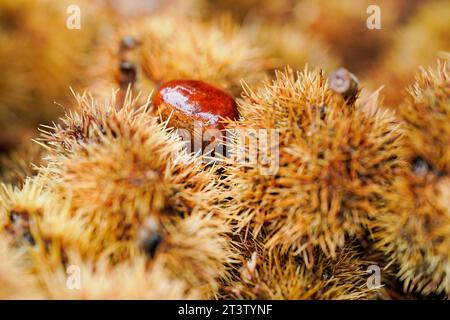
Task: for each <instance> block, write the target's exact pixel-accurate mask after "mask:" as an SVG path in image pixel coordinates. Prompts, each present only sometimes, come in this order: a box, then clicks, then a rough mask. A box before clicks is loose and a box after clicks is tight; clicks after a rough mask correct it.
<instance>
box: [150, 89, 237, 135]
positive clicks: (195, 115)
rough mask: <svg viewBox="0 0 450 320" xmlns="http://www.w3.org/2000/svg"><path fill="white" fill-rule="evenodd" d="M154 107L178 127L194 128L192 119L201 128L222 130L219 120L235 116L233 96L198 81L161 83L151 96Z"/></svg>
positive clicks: (164, 118)
mask: <svg viewBox="0 0 450 320" xmlns="http://www.w3.org/2000/svg"><path fill="white" fill-rule="evenodd" d="M153 106H154V107H155V108H157V112H158V113H159V115H161V117H162V118H163V120H166V119H169V117H170V120H169V122H170V125H171V126H173V127H175V128H179V129H181V128H182V129H188V130H189V131H193V127H194V122H199V123H200V124H201V126H202V127H203V128H204V129H209V128H213V129H219V130H222V129H224V126H223V123H222V120H223V119H226V118H227V119H231V120H236V119H237V118H238V112H237V106H236V102H235V101H234V99H233V98H232V97H231V96H230V95H229V94H227V93H226V92H224V91H222V90H220V89H217V88H215V87H213V86H211V85H209V84H207V83H205V82H203V81H198V80H172V81H169V82H166V83H164V84H163V85H161V87H160V88H159V90H158V92H156V94H155V95H154V97H153Z"/></svg>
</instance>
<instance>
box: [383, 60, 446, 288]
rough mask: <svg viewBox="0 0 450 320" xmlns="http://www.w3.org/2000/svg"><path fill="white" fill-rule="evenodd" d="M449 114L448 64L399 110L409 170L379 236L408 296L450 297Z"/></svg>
mask: <svg viewBox="0 0 450 320" xmlns="http://www.w3.org/2000/svg"><path fill="white" fill-rule="evenodd" d="M449 111H450V78H449V76H448V66H447V65H446V64H445V63H441V64H440V65H439V67H438V69H437V71H432V70H425V69H423V70H422V72H421V74H420V75H419V76H418V77H417V82H416V83H415V85H414V86H412V87H411V88H410V89H409V96H408V98H407V99H406V101H405V102H404V104H402V105H401V106H400V107H399V110H398V114H399V115H400V117H401V119H402V120H403V121H404V122H405V128H406V135H405V136H406V143H405V146H404V149H405V150H404V153H405V155H406V157H407V159H408V160H409V167H408V170H406V171H405V172H404V173H403V174H401V175H398V176H397V177H396V179H395V183H394V184H393V188H392V190H391V192H389V194H388V197H387V199H388V202H387V203H388V205H387V206H386V207H385V211H382V212H381V213H380V214H379V215H377V220H376V227H377V228H378V232H376V234H375V235H376V238H377V239H378V245H379V248H381V249H382V250H383V251H384V252H385V253H386V254H387V255H388V256H389V257H390V259H391V261H393V262H394V263H395V264H396V265H397V266H398V276H399V278H400V279H401V280H402V281H403V285H404V289H405V291H407V292H412V291H417V292H420V293H422V294H426V295H427V294H440V293H444V294H446V295H448V294H449V292H450V274H449V271H448V270H449V266H450V260H449V248H450V210H449V208H450V202H449V199H450V197H449V196H450V177H449V175H448V172H449V171H448V170H449V165H450V162H449V153H448V152H449V150H448V146H449V145H450V131H449V130H450V127H449V123H450V117H449V115H450V113H449Z"/></svg>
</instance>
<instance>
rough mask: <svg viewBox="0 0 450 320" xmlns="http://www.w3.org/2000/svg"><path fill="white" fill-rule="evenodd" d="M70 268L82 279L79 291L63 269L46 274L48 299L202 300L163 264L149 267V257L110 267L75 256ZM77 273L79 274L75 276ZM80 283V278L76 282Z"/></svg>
mask: <svg viewBox="0 0 450 320" xmlns="http://www.w3.org/2000/svg"><path fill="white" fill-rule="evenodd" d="M68 267H69V268H70V269H67V270H69V271H72V272H74V273H73V274H72V275H71V276H79V283H76V282H73V283H72V285H79V288H75V289H74V288H70V287H68V285H67V284H68V282H69V280H70V279H68V275H67V270H66V269H65V268H59V269H57V270H56V271H54V272H52V273H43V275H42V278H43V285H44V289H43V292H44V294H45V297H46V298H48V299H77V300H80V299H86V300H98V299H101V300H117V299H125V300H127V299H138V300H140V299H142V300H144V299H145V300H147V299H149V300H167V299H170V300H174V299H175V300H185V299H200V298H201V295H200V293H199V291H198V290H197V289H196V288H192V287H190V286H188V285H187V284H186V283H184V282H183V281H181V280H179V279H174V278H172V277H170V276H169V275H168V274H167V271H166V269H165V266H164V264H163V263H159V264H157V265H154V266H152V268H151V269H149V268H148V266H147V262H146V258H145V257H138V258H136V259H133V260H132V261H130V262H124V263H120V264H117V265H115V266H114V267H112V266H110V265H109V264H108V263H107V262H104V263H96V264H95V265H93V264H91V263H86V262H83V261H82V260H80V259H78V260H77V258H76V257H75V258H73V260H72V261H70V262H69V264H68ZM75 272H76V273H75ZM73 280H74V281H78V279H75V278H74V279H73Z"/></svg>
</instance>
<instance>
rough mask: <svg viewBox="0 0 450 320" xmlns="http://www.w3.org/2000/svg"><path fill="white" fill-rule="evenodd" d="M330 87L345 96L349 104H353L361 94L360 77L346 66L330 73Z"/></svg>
mask: <svg viewBox="0 0 450 320" xmlns="http://www.w3.org/2000/svg"><path fill="white" fill-rule="evenodd" d="M329 81H330V83H329V86H330V89H331V90H333V91H334V92H336V93H339V94H341V95H342V97H344V99H345V101H347V103H348V104H349V105H353V104H354V103H355V101H356V99H357V98H358V95H359V81H358V78H357V77H356V76H355V75H354V74H353V73H351V72H350V71H348V70H347V69H345V68H339V69H338V70H336V71H335V72H333V73H332V74H331V75H330V79H329Z"/></svg>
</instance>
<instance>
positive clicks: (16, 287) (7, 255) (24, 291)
mask: <svg viewBox="0 0 450 320" xmlns="http://www.w3.org/2000/svg"><path fill="white" fill-rule="evenodd" d="M0 256H1V257H2V258H1V259H0V288H1V290H0V299H2V300H5V299H39V298H40V295H39V293H38V290H37V286H36V283H35V282H34V280H33V278H32V276H31V275H30V274H28V273H27V272H26V261H25V260H24V252H23V250H17V249H15V248H14V247H13V245H12V243H11V239H10V237H8V236H6V235H4V234H2V235H0Z"/></svg>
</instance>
